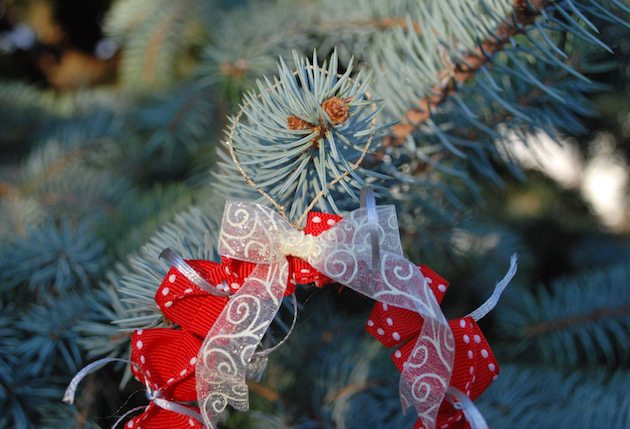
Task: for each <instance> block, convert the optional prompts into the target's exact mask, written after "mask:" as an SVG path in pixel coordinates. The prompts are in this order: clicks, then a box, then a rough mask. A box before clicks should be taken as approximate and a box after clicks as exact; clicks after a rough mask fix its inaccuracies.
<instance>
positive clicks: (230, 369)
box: [196, 201, 454, 427]
mask: <svg viewBox="0 0 630 429" xmlns="http://www.w3.org/2000/svg"><path fill="white" fill-rule="evenodd" d="M375 246H378V252H377V253H378V255H376V254H375V252H374V247H375ZM218 250H219V253H220V254H221V255H222V256H225V257H229V258H233V259H238V260H241V261H246V262H251V263H255V264H256V268H255V269H254V270H253V271H252V272H251V274H250V275H249V277H247V279H245V281H244V282H243V285H242V286H241V287H240V289H239V290H238V291H237V292H236V293H235V294H234V295H232V296H231V297H230V300H229V302H228V304H227V305H226V306H225V308H224V309H223V311H222V312H221V314H220V315H219V317H218V318H217V320H216V322H215V323H214V325H213V326H212V328H211V329H210V331H209V332H208V334H207V336H206V337H205V340H204V342H203V344H202V346H201V349H200V351H199V355H198V359H197V364H196V383H197V395H198V400H199V406H200V409H201V413H202V416H203V419H204V421H205V423H206V424H207V425H208V426H209V427H214V423H215V421H216V419H217V416H218V414H219V413H220V412H221V411H223V410H224V409H225V408H226V407H227V405H231V406H232V407H233V408H235V409H237V410H241V411H246V410H247V409H248V408H249V403H248V389H247V385H246V382H245V378H246V374H247V368H248V363H249V362H250V360H251V358H252V356H253V354H254V352H255V350H256V347H257V346H258V344H259V343H260V341H261V340H262V337H263V335H264V334H265V332H266V330H267V328H268V327H269V325H270V324H271V322H272V321H273V319H274V317H275V315H276V313H277V312H278V310H279V308H280V305H281V302H282V298H283V295H284V292H285V289H286V287H287V276H288V268H289V265H288V262H287V259H286V256H288V255H291V256H297V257H299V258H302V259H304V260H305V261H306V262H308V263H309V264H311V265H312V266H313V267H314V268H315V269H316V270H318V271H319V272H321V273H322V274H324V275H325V276H327V277H328V278H330V279H332V280H333V281H336V282H337V283H340V284H342V285H344V286H346V287H349V288H351V289H353V290H355V291H357V292H359V293H361V294H363V295H366V296H368V297H370V298H372V299H374V300H377V301H379V302H382V303H385V304H388V305H394V306H397V307H401V308H405V309H408V310H411V311H413V312H415V313H418V314H420V315H421V316H422V317H423V319H424V323H423V325H422V329H421V332H420V335H419V336H418V340H417V342H416V343H415V346H414V349H413V351H412V353H411V354H410V356H409V359H408V360H407V362H406V363H405V365H404V369H403V371H402V375H401V379H400V397H401V403H402V406H403V410H405V411H406V410H407V409H408V408H409V407H413V408H414V409H415V411H416V412H417V414H418V417H419V418H420V419H421V420H422V421H423V422H424V423H425V425H426V426H427V427H434V426H435V420H436V416H437V412H438V409H439V406H440V404H441V402H442V400H443V399H444V396H445V394H446V390H447V388H448V386H449V380H450V377H451V373H452V368H453V355H454V339H453V334H452V332H451V329H450V327H449V325H448V322H447V321H446V319H445V317H444V315H443V314H442V311H441V309H440V307H439V305H438V303H437V301H436V299H435V296H434V295H433V293H432V292H431V290H430V289H429V287H428V285H427V284H426V282H425V278H424V276H423V275H422V273H421V272H420V270H419V269H418V267H417V266H415V265H414V264H413V263H411V262H410V261H408V260H407V259H405V258H404V256H403V254H402V247H401V244H400V237H399V232H398V222H397V219H396V211H395V209H394V207H393V206H379V207H368V208H360V209H357V210H355V211H353V212H351V213H350V214H349V215H348V216H346V217H344V218H343V219H342V220H341V221H339V222H338V223H336V224H335V225H334V226H333V227H332V228H330V229H329V230H327V231H325V232H323V233H321V234H320V235H319V236H317V237H313V236H308V235H305V234H304V233H302V232H301V231H297V230H295V229H294V228H293V227H292V226H291V224H290V223H289V222H288V221H287V220H286V219H284V218H283V217H282V216H280V215H279V214H278V213H276V212H275V211H273V210H271V209H269V208H267V207H264V206H262V205H259V204H255V203H247V202H235V201H228V202H227V203H226V206H225V211H224V214H223V221H222V225H221V232H220V237H219V246H218ZM376 256H378V257H376Z"/></svg>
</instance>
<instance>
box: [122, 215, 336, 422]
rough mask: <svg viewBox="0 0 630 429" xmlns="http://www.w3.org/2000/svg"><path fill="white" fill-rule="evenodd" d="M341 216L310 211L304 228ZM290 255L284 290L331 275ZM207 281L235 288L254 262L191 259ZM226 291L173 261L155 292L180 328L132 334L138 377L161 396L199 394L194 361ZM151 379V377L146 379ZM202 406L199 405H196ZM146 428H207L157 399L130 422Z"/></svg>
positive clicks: (314, 231)
mask: <svg viewBox="0 0 630 429" xmlns="http://www.w3.org/2000/svg"><path fill="white" fill-rule="evenodd" d="M339 220H341V217H340V216H336V215H331V214H326V213H317V212H311V213H309V215H308V218H307V222H306V227H305V228H304V233H305V234H311V235H314V236H316V235H319V234H321V233H322V232H324V231H326V230H327V229H329V228H330V227H332V226H333V225H334V224H335V223H337V222H338V221H339ZM288 261H289V284H288V287H287V290H286V292H285V295H291V294H292V293H294V292H295V285H296V284H310V283H314V284H315V285H316V286H317V287H322V286H324V285H325V284H327V283H330V279H328V278H327V277H326V276H324V275H323V274H321V273H320V272H318V271H317V270H315V269H314V268H313V267H312V266H311V265H310V264H308V263H307V262H305V261H303V260H302V259H299V258H295V257H292V256H289V257H288ZM186 263H188V265H190V266H191V267H192V268H193V269H194V270H195V271H197V273H199V275H201V276H202V277H203V278H204V279H205V280H206V281H207V282H209V283H210V284H212V285H215V286H218V285H222V284H226V285H227V286H228V287H229V288H230V290H231V291H232V292H235V291H236V290H238V289H239V288H240V286H241V285H242V284H243V281H244V280H245V279H246V278H247V277H248V276H249V275H250V273H251V272H252V271H253V270H254V268H255V267H256V265H255V264H253V263H249V262H243V261H237V260H233V259H230V258H222V261H221V263H216V262H211V261H203V260H186ZM228 299H229V298H227V297H220V296H215V295H211V294H209V293H208V292H206V291H204V290H203V289H201V288H199V287H198V286H197V285H195V284H194V283H193V282H191V281H190V280H189V279H188V278H186V277H185V276H184V275H183V274H182V273H180V272H179V271H178V270H177V268H175V267H171V269H170V270H169V271H168V273H167V274H166V275H165V276H164V279H163V280H162V284H161V285H160V287H159V288H158V290H157V292H156V294H155V302H156V304H157V305H158V307H159V308H160V310H161V311H162V313H163V314H164V316H165V317H166V318H167V319H169V320H170V321H172V322H174V323H175V324H177V325H178V326H179V327H180V328H181V330H180V329H164V328H154V329H145V330H138V331H136V332H135V333H134V334H133V335H132V338H131V341H132V353H131V360H132V362H134V363H135V364H137V365H138V366H139V369H138V368H136V367H135V366H134V365H131V366H130V367H131V370H132V373H133V374H134V376H135V377H136V379H137V380H138V381H140V382H142V383H145V384H146V382H148V383H149V385H150V386H151V387H153V388H154V389H155V391H157V392H160V394H161V395H162V396H161V397H162V398H164V399H166V400H169V401H173V402H193V401H196V400H197V393H196V390H195V372H194V371H195V363H196V359H197V354H198V352H199V348H200V347H201V343H202V340H203V338H204V337H205V336H206V334H207V333H208V331H209V330H210V328H211V327H212V325H213V324H214V322H215V321H216V319H217V318H218V317H219V315H220V314H221V312H222V311H223V308H224V307H225V306H226V304H227V302H228ZM147 379H148V380H147ZM191 409H193V410H195V411H199V409H198V408H192V407H191ZM125 427H128V428H130V429H132V428H141V427H142V428H145V429H165V428H182V429H183V428H202V427H203V426H201V424H200V423H199V422H197V421H196V420H194V419H192V418H189V417H188V416H184V415H181V414H178V413H176V412H173V411H169V410H165V409H163V408H160V407H159V406H157V405H155V404H154V403H153V402H151V404H149V406H148V407H147V408H146V409H145V411H144V412H143V413H142V414H140V415H138V416H136V417H134V418H132V419H130V420H129V421H128V422H127V423H126V426H125Z"/></svg>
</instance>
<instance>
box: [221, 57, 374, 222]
mask: <svg viewBox="0 0 630 429" xmlns="http://www.w3.org/2000/svg"><path fill="white" fill-rule="evenodd" d="M351 72H352V64H349V65H348V66H347V70H346V71H345V73H344V74H343V75H338V60H337V55H336V54H333V55H332V57H331V59H330V63H329V64H328V63H326V62H324V64H322V66H321V67H320V66H319V65H318V63H317V58H316V56H315V55H314V56H313V62H312V64H311V63H309V62H308V61H307V60H305V59H304V58H299V56H298V55H297V53H294V69H293V70H291V69H289V68H288V67H287V66H286V65H285V64H284V62H281V64H280V66H279V70H278V73H279V75H280V78H279V79H276V80H274V81H273V82H271V81H269V80H268V79H265V83H264V84H263V83H262V82H259V83H258V87H259V91H258V93H249V94H247V95H246V96H245V100H244V107H243V115H242V117H240V120H239V121H238V122H237V123H235V124H233V125H232V126H233V127H235V131H234V135H233V140H232V141H231V142H228V144H230V145H231V146H232V147H233V148H234V152H235V155H236V157H237V160H238V162H239V163H240V165H241V166H242V168H243V169H244V170H245V172H246V174H247V175H248V176H250V177H255V180H254V183H256V186H257V187H259V188H260V189H263V190H265V191H266V192H267V193H268V194H270V195H271V197H272V198H273V199H274V200H276V201H277V202H278V203H279V204H281V205H283V206H286V207H287V209H288V210H287V214H288V216H289V218H290V219H297V218H298V217H299V216H300V215H301V214H302V213H303V211H304V209H305V208H306V207H307V206H308V204H309V203H310V201H312V199H313V198H314V197H315V195H317V194H319V193H320V192H321V193H323V194H324V196H325V197H326V199H325V200H321V201H322V202H321V203H320V204H319V207H320V208H321V209H323V210H329V211H330V210H333V211H335V212H338V211H339V209H338V208H337V205H336V204H335V198H334V196H333V193H331V192H329V191H328V183H329V182H331V181H332V180H334V179H336V178H337V177H339V176H340V175H342V174H346V175H345V176H344V177H343V178H342V180H340V181H339V182H338V185H337V186H335V189H339V190H340V191H342V192H345V193H346V194H348V195H350V196H352V197H353V198H354V200H355V202H356V201H358V192H359V190H360V189H361V187H362V185H363V184H364V183H365V181H364V179H362V178H361V177H360V176H359V175H358V174H356V173H355V172H354V168H353V167H352V164H354V163H356V162H357V160H358V159H360V157H361V153H362V151H363V147H364V146H365V145H366V144H367V142H368V141H369V140H371V139H370V138H369V136H370V135H373V134H375V133H377V132H378V127H377V126H376V124H375V121H374V118H375V116H376V114H377V113H378V109H377V106H376V105H375V102H374V101H372V100H370V99H369V97H368V96H367V95H366V92H367V84H368V79H366V77H365V76H364V75H363V74H362V73H359V74H358V75H357V76H356V77H354V78H350V76H351ZM331 99H336V100H338V101H339V102H340V103H342V104H343V105H344V106H345V108H347V109H348V113H347V115H348V117H347V119H346V118H343V121H341V122H339V120H337V121H335V118H332V119H331V118H330V116H329V115H328V113H327V112H326V111H325V109H324V108H323V106H324V103H325V102H326V101H328V100H331ZM290 118H293V119H294V120H299V121H303V122H306V123H308V124H309V125H304V127H305V129H296V128H290V127H289V124H288V121H289V120H290ZM296 118H297V119H296ZM232 121H233V122H236V121H237V119H236V118H233V119H232ZM225 158H227V157H225ZM219 167H220V168H221V170H220V173H219V174H218V175H217V180H218V189H219V190H220V191H221V192H222V194H224V195H230V194H232V193H234V192H235V191H236V190H235V189H234V186H235V184H236V183H235V182H236V180H238V179H237V178H238V177H239V175H240V173H239V172H238V170H237V165H236V164H235V163H234V162H233V161H232V160H231V159H226V160H224V162H222V163H220V164H219ZM362 173H363V174H364V175H367V176H375V174H374V173H371V172H370V171H369V170H364V171H362ZM237 183H238V182H237ZM240 183H241V187H243V188H245V189H244V190H243V193H246V192H247V191H249V192H251V187H250V185H249V184H248V183H246V182H244V181H243V180H240ZM236 192H238V191H236Z"/></svg>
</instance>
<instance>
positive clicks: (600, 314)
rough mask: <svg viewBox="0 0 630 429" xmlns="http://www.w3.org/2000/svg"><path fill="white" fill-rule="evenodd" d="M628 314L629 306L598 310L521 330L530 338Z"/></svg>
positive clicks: (629, 312) (629, 311)
mask: <svg viewBox="0 0 630 429" xmlns="http://www.w3.org/2000/svg"><path fill="white" fill-rule="evenodd" d="M629 314H630V306H623V307H618V308H600V309H598V310H594V311H591V312H590V313H586V314H579V315H574V316H567V317H565V318H562V319H556V320H548V321H544V322H540V323H536V324H534V325H529V326H526V327H524V328H523V332H524V333H525V337H527V338H531V337H536V336H539V335H544V334H548V333H550V332H555V331H561V330H563V329H567V328H570V327H571V326H575V325H582V324H585V323H588V322H596V321H598V320H601V319H606V318H614V317H621V316H627V315H629Z"/></svg>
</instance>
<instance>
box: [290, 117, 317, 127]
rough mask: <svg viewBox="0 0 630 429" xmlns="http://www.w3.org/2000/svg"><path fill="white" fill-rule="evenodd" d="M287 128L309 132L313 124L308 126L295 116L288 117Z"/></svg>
mask: <svg viewBox="0 0 630 429" xmlns="http://www.w3.org/2000/svg"><path fill="white" fill-rule="evenodd" d="M287 128H288V129H290V130H309V129H311V128H313V124H310V123H308V122H306V121H305V120H304V119H301V118H298V117H297V116H293V115H290V116H289V117H288V118H287Z"/></svg>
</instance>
